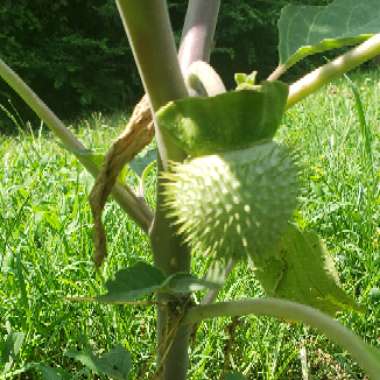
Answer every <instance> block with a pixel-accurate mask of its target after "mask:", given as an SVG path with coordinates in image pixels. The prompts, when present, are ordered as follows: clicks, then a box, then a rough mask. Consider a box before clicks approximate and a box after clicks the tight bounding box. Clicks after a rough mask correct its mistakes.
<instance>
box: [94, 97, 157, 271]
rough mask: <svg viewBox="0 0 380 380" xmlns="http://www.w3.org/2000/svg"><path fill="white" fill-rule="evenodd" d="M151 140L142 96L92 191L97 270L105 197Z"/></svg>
mask: <svg viewBox="0 0 380 380" xmlns="http://www.w3.org/2000/svg"><path fill="white" fill-rule="evenodd" d="M153 136H154V126H153V120H152V113H151V111H150V105H149V100H148V97H147V96H146V95H145V96H144V97H143V98H142V99H141V100H140V102H139V103H138V104H137V105H136V107H135V109H134V110H133V113H132V116H131V118H130V120H129V122H128V124H127V126H126V128H125V130H124V131H123V133H122V134H121V135H120V136H119V137H118V138H117V139H116V141H115V142H114V143H113V144H112V146H111V148H110V149H109V151H108V152H107V154H106V156H105V159H104V162H103V165H102V167H101V170H100V172H99V175H98V176H97V178H96V180H95V184H94V187H93V188H92V190H91V194H90V205H91V211H92V215H93V218H94V243H95V253H94V261H95V264H96V266H100V265H101V264H102V262H103V260H104V258H105V257H106V255H107V247H106V244H107V242H106V234H105V229H104V225H103V223H102V213H103V209H104V206H105V204H106V202H107V199H108V196H109V195H110V193H111V191H112V188H113V186H114V185H115V183H116V180H117V177H118V175H119V174H120V172H121V170H122V169H123V167H124V166H125V165H126V164H127V163H128V162H129V161H131V160H132V159H133V158H134V157H135V156H136V154H138V153H139V152H140V151H141V150H142V149H143V148H144V147H145V146H146V145H148V144H149V143H150V142H151V141H152V138H153Z"/></svg>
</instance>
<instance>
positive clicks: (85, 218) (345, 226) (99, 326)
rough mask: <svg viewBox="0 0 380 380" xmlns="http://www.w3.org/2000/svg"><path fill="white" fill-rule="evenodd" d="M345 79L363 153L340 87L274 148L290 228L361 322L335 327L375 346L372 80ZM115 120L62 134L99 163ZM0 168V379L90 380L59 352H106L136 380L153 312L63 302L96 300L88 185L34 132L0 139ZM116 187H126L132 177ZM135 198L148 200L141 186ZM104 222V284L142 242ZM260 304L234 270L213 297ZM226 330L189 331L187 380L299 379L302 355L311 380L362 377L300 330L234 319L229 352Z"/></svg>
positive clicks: (375, 118) (146, 355) (375, 112)
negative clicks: (288, 156)
mask: <svg viewBox="0 0 380 380" xmlns="http://www.w3.org/2000/svg"><path fill="white" fill-rule="evenodd" d="M352 78H353V80H354V82H355V83H356V85H357V87H358V89H359V91H360V95H361V97H362V100H363V102H364V104H365V115H366V118H367V123H368V126H369V128H370V130H371V134H372V137H373V139H372V145H371V150H370V149H369V148H368V147H369V146H368V145H367V149H366V148H365V147H366V144H365V141H366V135H365V133H364V132H363V131H362V130H361V128H360V123H359V121H358V114H357V113H356V109H355V99H354V98H353V95H352V91H351V89H350V87H349V86H348V82H347V81H346V80H344V79H342V80H340V81H339V82H337V83H334V84H332V85H330V86H328V87H327V88H326V89H325V90H324V91H322V92H319V93H318V94H317V95H315V96H313V97H311V98H310V99H308V100H307V101H306V102H304V103H303V104H302V105H300V106H298V107H295V108H294V109H291V110H290V111H289V112H288V114H287V116H286V118H285V120H284V127H283V128H282V130H281V132H280V134H279V137H278V138H279V139H280V140H283V141H286V142H287V143H288V144H289V145H292V146H296V147H297V148H298V150H299V154H300V160H301V162H302V164H303V168H304V170H303V173H302V183H303V192H302V196H301V205H300V208H299V211H298V213H297V222H298V223H299V224H300V225H301V226H302V227H305V228H309V229H314V230H316V231H317V232H318V233H319V234H320V235H321V236H322V237H323V238H324V239H326V243H327V245H328V247H329V249H330V252H331V253H332V254H333V257H334V259H335V262H336V264H337V266H338V269H339V274H340V278H341V282H342V285H343V287H344V288H345V290H346V291H347V293H349V294H351V295H353V296H354V297H356V299H357V300H358V301H359V302H360V303H361V304H362V305H363V306H364V307H365V309H366V312H365V313H364V314H362V315H360V314H357V313H352V314H348V313H347V314H343V315H340V316H339V319H340V320H341V321H342V322H343V323H344V324H345V325H347V326H349V327H350V328H352V329H353V330H354V331H355V332H357V333H358V334H359V335H360V336H362V337H363V338H365V339H366V340H367V341H368V342H370V343H372V344H374V345H377V346H379V345H380V342H379V339H380V322H379V320H380V319H379V318H380V296H379V295H378V293H379V292H378V288H380V272H379V268H380V225H379V223H380V207H379V206H380V196H379V179H380V172H379V159H380V153H379V152H380V144H379V137H380V128H379V122H380V114H379V107H378V105H379V101H380V99H379V97H380V72H372V73H361V74H360V73H359V74H356V75H353V76H352ZM125 118H126V116H123V115H117V116H114V117H113V118H105V117H102V116H101V115H92V116H91V117H89V118H88V119H86V120H82V121H79V122H78V123H77V125H75V131H76V133H77V134H78V135H79V136H80V138H81V139H82V140H83V141H84V142H85V143H86V144H87V146H89V147H92V148H95V149H99V150H104V149H105V148H106V147H107V145H108V144H109V142H110V141H111V139H112V138H113V137H114V136H116V135H117V134H118V132H119V131H120V130H121V128H122V127H123V125H124V124H125V122H126V119H125ZM111 127H112V128H111ZM0 131H1V126H0ZM367 140H368V135H367ZM371 155H372V159H371V158H370V156H371ZM0 157H1V164H0V183H1V186H0V210H1V212H0V297H1V301H2V302H1V303H0V339H1V338H2V336H4V337H5V335H6V333H7V330H10V329H11V330H12V331H16V332H23V333H24V334H25V340H24V342H23V344H22V346H21V350H20V352H19V354H18V355H17V356H16V357H15V359H14V362H13V365H12V366H11V368H10V370H9V372H8V374H7V375H5V374H4V372H3V375H1V372H0V377H1V376H3V377H8V378H15V379H17V378H22V379H27V378H28V379H39V378H40V373H39V371H37V370H35V369H34V367H33V364H35V363H42V364H46V365H50V366H52V367H64V368H68V369H69V370H71V372H72V373H73V378H74V379H79V378H80V379H91V378H94V377H93V376H92V375H91V374H90V373H88V372H87V370H86V369H82V367H81V366H80V365H77V364H76V363H75V362H73V361H72V360H71V359H69V358H68V357H66V356H64V353H65V352H66V351H68V350H77V349H84V348H89V347H90V348H91V349H93V350H94V351H96V352H98V353H100V352H103V351H105V350H108V349H110V348H112V346H113V345H115V344H116V343H120V344H122V345H124V346H125V347H126V348H127V349H128V350H130V352H131V353H132V357H133V363H134V376H133V378H134V377H136V378H145V377H144V376H143V375H142V374H138V369H139V368H141V367H145V368H152V366H153V359H154V357H153V355H154V354H153V352H154V339H155V311H154V309H153V308H142V307H140V308H131V307H124V306H102V305H96V304H91V303H81V304H78V303H71V302H68V301H67V300H65V297H66V296H72V295H94V294H97V293H99V292H100V291H101V290H102V281H101V279H100V278H99V277H97V276H96V275H95V273H94V269H93V265H92V261H91V255H92V240H91V215H90V209H89V205H88V202H87V196H88V193H89V191H90V189H91V185H92V179H91V178H90V177H89V175H87V174H86V173H85V172H84V171H83V170H82V168H81V167H80V165H79V164H78V163H77V162H76V160H75V159H74V158H73V157H72V156H71V155H70V154H69V153H66V152H65V151H64V150H63V149H62V148H61V147H60V146H59V144H57V142H56V140H55V139H54V138H53V137H52V136H51V135H50V134H49V133H47V132H46V131H45V128H42V129H37V130H35V132H33V133H30V132H28V131H27V129H25V128H24V132H19V133H17V134H14V135H12V136H6V135H2V134H0ZM128 181H129V182H130V184H131V185H135V184H136V177H134V175H133V173H131V174H130V176H129V177H128ZM151 182H153V181H151ZM149 191H150V193H151V194H152V192H153V184H150V190H149ZM105 223H106V226H107V231H108V235H109V258H108V260H107V262H106V264H105V267H104V277H105V278H109V277H111V276H112V275H113V274H114V273H115V272H116V271H117V270H118V269H121V268H123V267H125V266H127V265H131V264H133V263H135V262H136V261H138V260H140V259H147V260H150V249H149V244H148V241H147V239H146V237H145V236H144V235H143V234H142V233H141V232H140V231H139V229H138V228H137V227H136V226H135V225H134V223H132V222H131V221H130V220H129V219H128V217H126V215H124V214H123V212H122V211H121V210H120V209H119V208H118V206H117V205H116V204H115V203H114V202H110V203H109V204H108V206H107V209H106V212H105ZM205 265H206V264H205V262H204V260H203V259H199V260H197V262H196V263H195V262H194V271H195V272H197V273H199V274H201V273H202V272H203V271H204V269H205ZM261 294H262V291H261V289H260V287H259V285H258V284H257V282H256V281H255V280H254V278H253V275H252V272H251V271H250V270H249V269H247V267H246V266H244V265H241V266H239V267H237V269H236V270H235V272H234V273H233V274H232V275H231V277H230V278H229V280H228V282H227V284H226V288H225V290H224V291H223V292H222V294H221V296H220V297H221V298H222V297H225V298H237V297H242V296H258V295H261ZM230 322H231V321H230V320H215V321H212V322H207V323H204V324H202V326H201V327H200V329H199V331H198V334H197V337H196V340H195V342H194V344H193V346H192V348H191V370H190V379H192V380H198V379H201V380H203V379H218V378H220V376H221V374H222V370H223V369H228V368H233V369H236V370H240V371H242V372H244V373H245V374H246V375H247V378H249V379H267V380H269V379H271V380H272V379H301V378H302V375H301V364H300V359H299V353H300V349H301V348H302V347H304V348H306V351H307V358H308V364H309V367H310V374H312V375H313V378H314V379H362V378H363V375H362V373H361V372H360V369H359V368H358V367H357V365H355V363H354V362H353V361H351V360H350V357H349V356H348V355H347V354H346V353H345V352H342V351H341V350H340V348H339V347H337V346H335V345H333V344H332V343H330V342H329V341H328V340H327V339H326V338H324V337H323V336H320V335H317V334H316V332H315V331H313V330H312V329H309V328H307V327H304V326H300V325H289V324H286V323H280V322H278V321H275V320H273V319H271V318H256V317H250V318H242V319H240V320H239V321H238V322H237V324H236V325H234V328H233V330H234V332H235V337H234V339H233V340H232V341H231V337H230V333H229V331H230V330H231V328H229V326H230ZM227 343H229V344H227ZM231 343H232V344H231ZM229 345H230V346H231V349H230V351H229V353H228V355H225V351H226V347H227V346H229ZM3 364H4V363H3ZM1 368H2V367H1V366H0V369H1ZM18 373H20V374H18ZM74 374H75V375H74Z"/></svg>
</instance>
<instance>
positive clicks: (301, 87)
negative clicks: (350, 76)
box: [287, 34, 380, 108]
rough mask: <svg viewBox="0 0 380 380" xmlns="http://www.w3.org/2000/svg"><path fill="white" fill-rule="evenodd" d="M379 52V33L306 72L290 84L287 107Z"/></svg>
mask: <svg viewBox="0 0 380 380" xmlns="http://www.w3.org/2000/svg"><path fill="white" fill-rule="evenodd" d="M379 54H380V34H375V35H374V36H373V37H371V38H369V39H368V40H367V41H365V42H363V43H362V44H360V45H359V46H357V47H356V48H354V49H352V50H350V51H349V52H347V53H346V54H343V55H341V56H340V57H338V58H336V59H335V60H334V61H332V62H329V63H327V64H325V65H323V66H321V67H320V68H318V69H316V70H314V71H312V72H311V73H309V74H307V75H306V76H304V77H303V78H301V79H300V80H298V81H297V82H295V83H293V84H292V85H291V86H290V90H289V97H288V103H287V107H288V108H290V107H292V106H293V105H294V104H296V103H298V102H300V101H301V100H303V99H304V98H306V97H307V96H309V95H310V94H312V93H314V92H315V91H317V90H318V89H320V88H321V87H322V86H324V85H325V84H327V83H329V82H331V81H332V80H333V79H335V78H337V77H339V76H340V75H342V74H344V73H346V72H347V71H350V70H352V69H354V68H355V67H357V66H360V65H361V64H362V63H364V62H366V61H369V60H370V59H372V58H374V57H376V56H377V55H379Z"/></svg>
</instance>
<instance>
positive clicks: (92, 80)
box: [0, 0, 330, 128]
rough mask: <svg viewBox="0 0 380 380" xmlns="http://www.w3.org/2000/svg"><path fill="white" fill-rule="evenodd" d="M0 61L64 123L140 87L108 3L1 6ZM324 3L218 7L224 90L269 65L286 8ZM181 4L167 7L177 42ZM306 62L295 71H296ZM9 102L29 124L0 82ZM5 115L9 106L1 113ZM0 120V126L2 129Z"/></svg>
mask: <svg viewBox="0 0 380 380" xmlns="http://www.w3.org/2000/svg"><path fill="white" fill-rule="evenodd" d="M1 2H2V4H1V7H0V57H1V58H2V59H3V60H5V62H7V63H8V64H9V65H10V66H11V67H12V68H13V69H14V70H16V71H17V72H18V73H19V74H20V75H21V76H22V78H23V79H25V80H26V82H27V83H28V84H30V85H31V86H32V88H33V89H34V90H35V91H36V92H37V94H39V95H40V96H41V97H42V98H43V100H45V101H46V103H47V104H48V105H49V106H50V107H51V108H52V109H53V110H55V111H56V112H57V114H58V115H59V116H60V117H62V118H64V119H66V120H70V119H74V118H76V117H78V116H80V115H83V114H85V113H87V112H91V111H95V110H96V111H101V112H108V111H115V110H121V109H123V110H125V109H127V110H128V109H130V108H131V107H132V106H133V104H134V103H135V102H136V100H137V99H138V98H139V97H140V96H141V94H142V88H141V83H140V80H139V77H138V74H137V70H136V67H135V64H134V61H133V57H132V52H131V49H130V48H129V46H128V41H127V39H126V36H125V33H124V30H123V28H122V24H121V21H120V19H119V16H118V13H117V9H116V6H115V2H114V0H57V1H54V2H51V1H49V0H17V1H15V0H1ZM329 2H330V1H329V0H304V1H301V0H293V1H287V0H272V1H270V0H222V6H221V10H220V17H219V23H218V27H217V32H216V38H215V50H214V54H213V55H212V64H213V65H214V66H215V68H216V70H217V71H218V72H219V73H220V74H221V76H222V77H223V79H224V80H225V82H226V84H227V86H229V87H230V86H231V85H232V83H233V74H234V73H235V72H250V71H252V70H259V74H260V78H263V77H264V76H265V75H267V74H269V73H270V72H271V71H272V70H273V68H274V67H275V66H276V63H277V51H276V46H277V28H276V22H277V19H278V17H279V14H280V10H281V8H282V7H283V6H284V5H286V4H287V3H303V4H309V5H311V4H314V5H321V4H326V3H329ZM186 5H187V1H184V0H170V1H169V8H170V14H171V20H172V24H173V28H174V30H175V32H176V37H177V40H179V37H180V32H181V28H182V24H183V20H184V16H185V12H186ZM310 64H311V63H310V61H307V62H306V63H305V64H303V66H301V67H299V68H298V69H297V70H302V67H305V65H310ZM9 99H11V101H12V103H13V104H14V105H15V107H16V108H17V110H18V112H20V113H21V114H22V115H23V117H25V118H27V119H31V120H33V118H34V116H33V114H32V112H30V111H29V110H28V109H27V107H26V106H25V105H24V104H23V103H22V102H21V101H20V100H19V99H17V96H16V95H15V94H14V93H13V92H12V90H10V88H9V87H8V86H7V85H6V84H5V83H4V82H2V81H1V80H0V104H3V105H4V106H7V104H8V105H9ZM8 108H9V106H8ZM7 119H8V118H7V117H5V114H4V112H0V121H1V122H2V125H3V127H4V125H5V123H6V120H7ZM0 128H1V127H0Z"/></svg>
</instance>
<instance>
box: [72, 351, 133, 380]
mask: <svg viewBox="0 0 380 380" xmlns="http://www.w3.org/2000/svg"><path fill="white" fill-rule="evenodd" d="M66 355H67V356H68V357H70V358H73V359H75V360H78V361H80V362H81V363H82V364H83V365H84V366H86V367H87V368H89V369H90V370H91V371H93V372H95V373H97V374H99V375H107V376H109V377H111V378H112V379H115V380H127V379H128V374H129V372H130V370H131V367H132V363H131V356H130V354H129V352H128V351H127V350H125V349H124V348H123V347H121V346H116V347H115V348H114V349H113V350H111V351H110V352H107V353H105V354H104V355H102V356H101V357H97V356H95V355H94V354H93V353H92V352H88V351H85V352H67V353H66Z"/></svg>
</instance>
